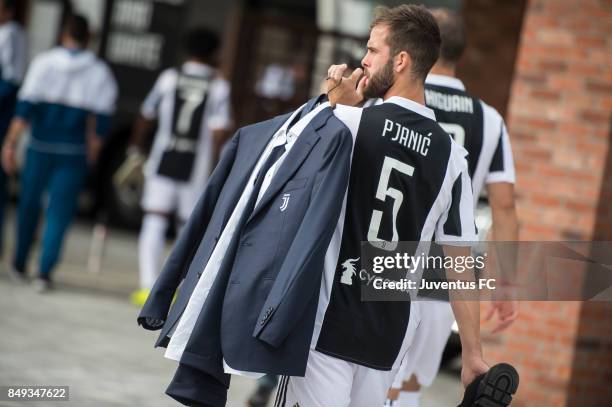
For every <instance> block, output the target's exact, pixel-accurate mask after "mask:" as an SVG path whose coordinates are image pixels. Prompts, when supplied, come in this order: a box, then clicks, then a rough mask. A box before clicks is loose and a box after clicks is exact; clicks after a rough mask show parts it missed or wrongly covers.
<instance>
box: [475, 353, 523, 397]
mask: <svg viewBox="0 0 612 407" xmlns="http://www.w3.org/2000/svg"><path fill="white" fill-rule="evenodd" d="M518 385H519V375H518V372H517V371H516V369H515V368H514V367H512V366H510V365H509V364H507V363H500V364H498V365H495V366H493V367H492V368H491V369H489V371H488V372H487V373H485V375H484V377H483V378H482V380H481V381H480V383H479V385H478V391H477V393H476V401H475V402H474V404H473V406H474V407H506V406H507V405H509V404H510V403H511V402H512V395H513V394H514V393H516V390H517V389H518Z"/></svg>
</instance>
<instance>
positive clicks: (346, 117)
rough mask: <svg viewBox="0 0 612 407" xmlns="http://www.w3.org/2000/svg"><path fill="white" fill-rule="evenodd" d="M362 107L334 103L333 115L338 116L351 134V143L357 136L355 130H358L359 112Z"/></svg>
mask: <svg viewBox="0 0 612 407" xmlns="http://www.w3.org/2000/svg"><path fill="white" fill-rule="evenodd" d="M362 113H363V108H360V107H352V106H346V105H340V104H338V105H336V108H335V109H334V116H336V117H337V118H338V120H340V121H341V122H342V123H344V125H345V126H346V127H348V129H349V130H350V132H351V135H352V136H353V144H354V143H355V139H356V138H357V131H358V130H359V123H360V122H361V114H362Z"/></svg>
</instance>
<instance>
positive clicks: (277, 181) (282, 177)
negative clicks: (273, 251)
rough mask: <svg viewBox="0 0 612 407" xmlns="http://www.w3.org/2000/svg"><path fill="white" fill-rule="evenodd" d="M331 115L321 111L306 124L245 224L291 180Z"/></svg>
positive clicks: (328, 109) (328, 110)
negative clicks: (319, 130)
mask: <svg viewBox="0 0 612 407" xmlns="http://www.w3.org/2000/svg"><path fill="white" fill-rule="evenodd" d="M331 115H332V113H331V109H330V108H326V109H323V110H322V111H321V112H319V114H317V115H316V116H315V117H314V118H313V119H312V120H311V121H310V123H308V125H306V127H305V128H304V130H303V131H302V133H301V134H300V135H299V137H298V138H297V140H296V141H295V144H294V145H293V147H292V148H291V151H289V154H288V155H287V157H285V159H284V161H283V163H282V164H281V166H280V168H279V169H278V171H277V172H276V174H275V175H274V178H272V182H271V183H270V186H269V187H268V189H267V190H266V192H265V193H264V195H263V196H262V197H261V200H260V201H259V203H258V204H257V206H256V207H255V209H253V212H252V213H251V216H250V217H249V219H248V220H247V223H248V222H249V221H250V220H251V219H253V218H254V217H255V216H256V215H257V213H259V211H260V210H261V208H263V207H265V206H266V205H267V204H268V202H270V200H272V199H273V198H274V197H275V196H276V195H277V194H278V192H279V191H280V190H281V189H282V187H283V186H284V185H285V184H286V183H287V181H289V180H290V179H291V177H292V176H293V174H294V173H295V172H296V171H297V169H298V168H300V166H301V165H302V162H304V160H305V159H306V157H307V156H308V153H310V150H311V149H312V147H313V146H314V145H315V144H316V143H317V141H318V140H319V138H320V136H319V134H318V132H317V130H318V129H320V128H321V127H322V126H323V125H324V124H325V123H326V122H327V119H329V117H330V116H331Z"/></svg>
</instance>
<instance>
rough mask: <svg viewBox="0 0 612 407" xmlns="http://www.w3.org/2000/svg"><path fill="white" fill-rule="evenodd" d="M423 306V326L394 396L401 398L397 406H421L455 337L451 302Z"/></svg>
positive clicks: (403, 368)
mask: <svg viewBox="0 0 612 407" xmlns="http://www.w3.org/2000/svg"><path fill="white" fill-rule="evenodd" d="M420 306H421V307H420V310H421V323H420V325H419V327H418V329H417V333H416V335H415V339H414V342H413V344H412V346H411V347H410V348H409V350H408V352H407V353H406V356H405V357H404V360H403V363H402V366H401V367H400V371H399V372H398V374H397V376H396V378H395V380H394V383H393V388H392V390H394V391H393V392H392V393H391V394H390V395H397V397H396V398H395V403H394V404H393V407H418V406H419V399H420V396H421V387H428V386H430V385H431V383H432V382H433V380H434V379H435V378H436V376H437V374H438V370H439V369H440V363H441V361H442V354H443V352H444V348H445V347H446V342H447V341H448V337H449V336H450V334H451V328H452V325H453V322H454V316H453V310H452V308H451V306H450V304H449V303H448V302H444V301H433V300H431V301H429V300H423V301H421V302H420ZM397 390H401V391H400V392H398V391H397ZM398 393H399V394H398Z"/></svg>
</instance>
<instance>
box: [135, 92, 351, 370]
mask: <svg viewBox="0 0 612 407" xmlns="http://www.w3.org/2000/svg"><path fill="white" fill-rule="evenodd" d="M313 103H314V100H311V101H310V102H309V103H308V106H307V107H306V108H305V109H307V111H308V110H309V109H311V108H312V107H313ZM289 116H290V115H289V114H287V115H283V116H279V117H276V118H274V119H271V120H268V121H265V122H261V123H257V124H254V125H251V126H247V127H244V128H241V129H240V130H238V131H237V132H236V134H235V135H234V137H233V138H232V139H231V141H230V142H229V143H228V145H227V147H226V148H225V149H224V153H223V155H222V158H221V160H220V162H219V164H218V165H217V167H216V168H215V170H214V171H213V173H212V175H211V177H210V179H209V181H208V185H207V187H206V189H205V191H204V193H203V195H202V197H201V198H200V200H199V202H198V204H197V206H196V208H195V209H194V211H193V213H192V215H191V217H190V219H189V221H188V222H187V224H186V226H185V227H184V229H183V231H182V232H181V234H180V235H179V238H178V240H177V242H176V244H175V247H174V249H173V250H172V252H171V254H170V256H169V258H168V260H167V261H166V263H165V265H164V267H163V270H162V272H161V274H160V276H159V278H158V280H157V281H156V283H155V285H154V287H153V289H152V291H151V294H150V296H149V298H148V300H147V302H146V304H145V305H144V307H143V309H142V311H141V313H140V315H139V317H138V322H139V323H140V324H141V325H143V327H145V328H146V329H156V328H157V327H154V326H149V325H148V324H147V318H157V319H161V320H164V321H165V323H164V325H163V327H162V330H161V334H160V335H159V338H158V340H157V342H156V346H166V345H167V343H168V334H169V333H170V331H171V330H172V328H173V327H174V326H175V324H176V323H177V322H178V320H179V319H180V316H181V314H182V312H183V311H184V309H185V307H186V305H187V303H188V301H189V298H190V296H191V294H192V292H193V290H194V288H195V286H196V284H197V282H198V278H199V276H200V274H201V273H202V271H203V270H204V267H205V265H206V263H207V261H208V259H209V257H210V255H211V253H212V251H213V249H214V247H215V244H216V242H217V240H218V238H219V236H220V234H221V232H222V231H223V228H224V226H225V224H226V223H227V221H228V219H229V217H230V215H231V213H232V211H233V210H234V207H235V205H236V203H237V202H238V199H239V198H240V195H241V193H242V191H243V189H244V186H245V183H246V182H247V181H248V178H249V175H250V174H251V173H252V171H253V169H254V167H255V164H256V163H257V161H258V159H259V156H260V155H261V153H262V152H263V150H264V149H265V147H266V146H267V144H268V143H269V141H270V139H271V138H272V136H273V135H274V133H275V132H276V131H277V130H278V129H279V128H280V126H281V125H282V124H283V123H284V122H285V121H286V120H287V119H288V118H289ZM352 144H353V140H352V136H351V134H350V132H349V130H348V128H346V126H345V125H344V124H343V123H341V122H340V121H339V120H338V119H337V118H336V117H335V116H334V115H333V112H332V110H331V108H329V107H327V108H324V109H323V110H322V111H321V112H319V113H318V114H317V115H316V116H315V117H314V118H313V120H312V121H310V123H309V124H308V125H307V126H306V128H305V129H304V131H303V132H302V133H301V135H300V136H299V137H298V139H297V140H296V141H295V145H294V146H293V148H292V149H291V150H290V152H289V153H288V156H287V157H286V159H285V160H284V161H283V163H282V165H281V166H280V168H279V170H278V171H277V173H276V175H275V177H274V178H273V179H272V182H271V184H270V186H269V187H268V189H267V190H266V192H265V194H264V195H263V197H262V199H261V201H260V202H259V203H258V205H257V206H256V207H255V209H254V210H253V212H252V213H251V215H250V217H249V218H248V220H247V221H246V223H245V224H244V226H243V228H242V229H241V230H238V231H237V232H236V233H235V236H234V239H233V241H232V242H231V243H230V250H228V255H226V256H225V258H224V260H223V263H222V265H221V268H220V270H219V273H218V275H217V277H216V279H215V281H214V283H213V286H212V288H211V290H210V292H209V294H208V297H207V299H206V301H205V303H204V306H203V309H202V312H201V313H200V317H199V318H198V320H197V322H196V325H195V327H194V330H193V332H192V334H191V337H190V339H189V341H188V343H187V346H186V348H185V352H184V353H183V356H182V358H181V361H180V362H181V363H182V364H185V365H188V366H191V367H194V368H196V369H199V370H202V371H204V372H207V373H209V374H212V375H214V376H216V377H218V378H219V379H221V380H224V381H225V380H227V377H226V375H225V374H224V373H223V367H222V360H223V358H224V359H225V360H226V361H227V363H228V364H229V365H230V366H231V367H232V368H234V369H237V370H244V371H253V372H262V373H273V374H283V375H291V376H303V375H304V373H305V370H306V362H307V359H308V352H309V348H310V341H311V337H312V332H313V326H314V320H315V316H316V311H317V304H318V297H319V288H320V285H321V275H322V271H323V262H324V257H325V253H326V251H327V247H328V245H329V242H330V240H331V236H332V234H333V230H334V228H335V225H336V223H337V221H338V217H339V214H340V210H341V207H342V202H343V199H344V194H345V191H346V188H347V184H348V177H349V172H350V157H351V152H352ZM285 194H290V198H289V202H288V205H287V207H286V208H285V209H284V210H281V206H283V203H284V200H283V196H284V195H285ZM179 284H180V289H179V292H178V296H177V298H176V302H175V303H174V305H173V306H172V308H171V309H170V306H171V302H172V298H173V296H174V294H175V291H176V289H177V287H178V286H179ZM169 309H170V311H169ZM168 311H169V312H168Z"/></svg>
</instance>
